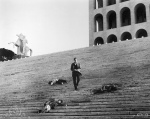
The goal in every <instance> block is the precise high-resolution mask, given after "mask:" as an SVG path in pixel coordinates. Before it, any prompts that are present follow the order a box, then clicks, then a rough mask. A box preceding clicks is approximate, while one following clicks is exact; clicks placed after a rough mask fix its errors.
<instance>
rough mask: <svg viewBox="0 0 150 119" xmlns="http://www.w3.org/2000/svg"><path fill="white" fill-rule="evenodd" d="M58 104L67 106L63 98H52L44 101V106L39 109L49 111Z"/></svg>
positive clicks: (40, 111)
mask: <svg viewBox="0 0 150 119" xmlns="http://www.w3.org/2000/svg"><path fill="white" fill-rule="evenodd" d="M56 106H67V105H66V104H65V103H64V102H63V100H60V99H53V98H51V99H50V100H49V101H46V102H45V103H44V108H43V109H42V110H39V111H38V113H48V112H50V111H51V110H53V109H55V107H56Z"/></svg>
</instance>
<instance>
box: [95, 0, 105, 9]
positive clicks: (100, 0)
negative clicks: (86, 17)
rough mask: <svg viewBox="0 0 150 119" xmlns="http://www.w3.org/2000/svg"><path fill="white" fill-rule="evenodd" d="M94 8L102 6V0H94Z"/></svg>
mask: <svg viewBox="0 0 150 119" xmlns="http://www.w3.org/2000/svg"><path fill="white" fill-rule="evenodd" d="M95 6H96V7H95V8H96V9H98V8H102V7H103V0H95Z"/></svg>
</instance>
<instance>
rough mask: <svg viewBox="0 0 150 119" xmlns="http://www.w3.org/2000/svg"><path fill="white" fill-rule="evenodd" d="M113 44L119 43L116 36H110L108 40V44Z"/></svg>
mask: <svg viewBox="0 0 150 119" xmlns="http://www.w3.org/2000/svg"><path fill="white" fill-rule="evenodd" d="M113 42H117V37H116V36H115V35H113V34H112V35H110V36H108V38H107V43H113Z"/></svg>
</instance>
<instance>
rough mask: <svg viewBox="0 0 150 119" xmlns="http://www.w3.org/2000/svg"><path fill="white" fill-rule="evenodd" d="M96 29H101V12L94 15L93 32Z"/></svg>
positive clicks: (96, 30)
mask: <svg viewBox="0 0 150 119" xmlns="http://www.w3.org/2000/svg"><path fill="white" fill-rule="evenodd" d="M98 31H103V16H102V15H101V14H97V15H96V16H95V32H98Z"/></svg>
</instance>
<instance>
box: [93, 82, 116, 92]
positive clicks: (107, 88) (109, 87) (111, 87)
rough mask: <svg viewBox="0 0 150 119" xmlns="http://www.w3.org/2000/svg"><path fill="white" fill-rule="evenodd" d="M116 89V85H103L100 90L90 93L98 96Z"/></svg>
mask: <svg viewBox="0 0 150 119" xmlns="http://www.w3.org/2000/svg"><path fill="white" fill-rule="evenodd" d="M117 89H118V85H116V84H105V85H103V86H102V87H101V88H98V89H94V90H93V91H92V92H93V94H100V93H105V92H113V91H116V90H117Z"/></svg>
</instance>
